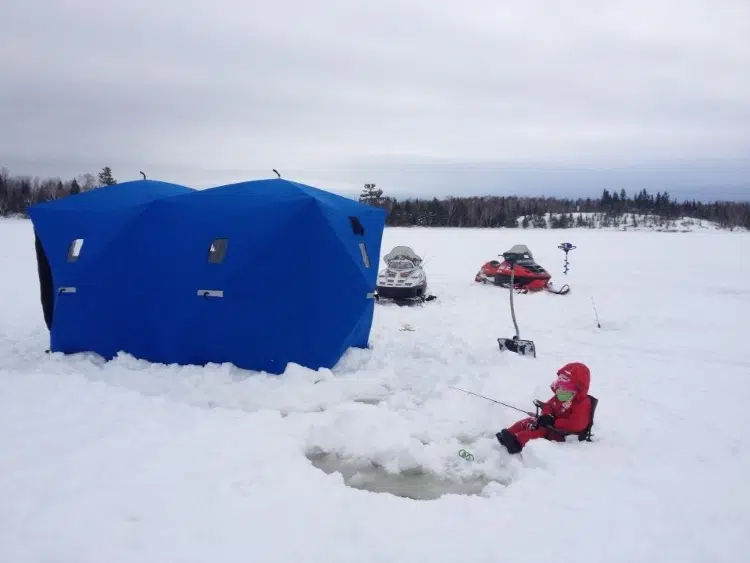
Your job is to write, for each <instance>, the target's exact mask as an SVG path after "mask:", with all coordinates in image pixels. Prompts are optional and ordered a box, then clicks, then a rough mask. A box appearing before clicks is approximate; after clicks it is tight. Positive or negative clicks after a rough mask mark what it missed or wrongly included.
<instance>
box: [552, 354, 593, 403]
mask: <svg viewBox="0 0 750 563" xmlns="http://www.w3.org/2000/svg"><path fill="white" fill-rule="evenodd" d="M590 378H591V372H590V371H589V368H588V366H587V365H586V364H583V363H581V362H570V363H567V364H565V365H564V366H563V367H561V368H560V369H559V370H557V379H556V380H555V381H554V382H553V383H552V385H550V387H551V388H552V391H554V392H555V394H557V393H558V392H561V393H560V395H561V396H562V397H570V396H571V395H569V394H570V393H572V394H575V395H579V396H581V397H584V396H586V394H587V393H588V390H589V382H590ZM561 400H563V401H565V399H562V398H561Z"/></svg>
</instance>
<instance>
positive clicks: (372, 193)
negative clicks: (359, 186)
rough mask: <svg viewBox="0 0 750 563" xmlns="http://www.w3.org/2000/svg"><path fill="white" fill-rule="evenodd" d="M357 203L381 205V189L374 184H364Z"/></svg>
mask: <svg viewBox="0 0 750 563" xmlns="http://www.w3.org/2000/svg"><path fill="white" fill-rule="evenodd" d="M359 203H364V204H367V205H374V206H375V207H381V206H382V205H383V190H379V189H377V188H376V187H375V184H365V187H364V189H363V190H362V192H361V193H360V194H359Z"/></svg>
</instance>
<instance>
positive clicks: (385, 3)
mask: <svg viewBox="0 0 750 563" xmlns="http://www.w3.org/2000/svg"><path fill="white" fill-rule="evenodd" d="M749 158H750V0H705V1H699V0H674V1H673V0H641V1H635V0H622V1H621V0H596V1H593V0H571V1H562V0H518V1H516V0H512V1H508V0H506V1H502V0H468V1H467V0H462V1H457V0H377V1H374V0H369V1H361V0H210V1H205V0H204V1H202V2H193V1H190V0H127V1H124V0H111V1H107V2H95V1H93V0H0V166H3V165H4V166H7V167H8V168H9V169H10V171H11V173H30V174H34V175H41V176H49V175H51V176H62V177H70V176H75V175H77V174H81V173H84V172H97V171H98V170H99V169H101V168H102V166H105V165H109V166H111V167H112V169H113V171H114V174H115V176H116V177H117V178H118V179H119V180H120V181H124V180H130V179H137V178H139V177H140V175H139V173H138V172H139V170H144V171H145V172H146V173H147V174H148V175H149V177H151V178H158V179H163V180H167V181H173V182H178V183H183V184H186V185H190V186H192V187H207V186H212V185H219V184H223V183H228V182H235V181H243V180H248V179H255V178H263V177H271V176H273V173H272V172H271V169H272V168H277V169H278V170H279V171H280V172H281V173H282V175H283V176H285V177H288V178H290V179H294V180H298V181H303V182H308V183H313V184H315V185H318V186H319V187H323V188H327V189H332V190H334V191H339V192H357V191H359V189H360V188H361V186H362V184H364V183H365V182H375V183H377V184H378V187H381V188H383V190H384V191H385V192H386V193H389V194H392V195H397V196H399V195H400V196H404V195H429V196H432V195H437V196H438V197H439V196H442V195H446V194H454V195H462V194H466V195H474V194H482V193H516V194H519V195H523V194H546V195H558V194H563V195H573V196H575V195H580V194H583V195H586V194H588V193H591V194H596V195H598V194H599V193H601V189H602V187H610V188H615V189H619V188H620V187H625V188H626V189H628V190H629V191H633V190H636V189H641V188H643V187H645V188H647V189H649V190H650V191H652V190H653V191H656V190H658V189H661V188H662V187H663V189H669V190H670V192H671V193H675V194H679V193H680V192H681V191H682V192H686V191H687V192H689V191H690V190H697V191H696V192H695V193H699V194H703V196H705V195H706V194H708V198H709V199H713V197H712V195H713V194H716V196H717V197H725V196H726V195H720V194H722V193H724V194H726V193H731V194H733V196H734V197H736V196H737V195H740V196H743V195H744V197H745V198H750V164H749V163H748V159H749ZM712 190H713V191H712ZM687 192H686V193H687Z"/></svg>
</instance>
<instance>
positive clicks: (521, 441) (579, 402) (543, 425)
mask: <svg viewBox="0 0 750 563" xmlns="http://www.w3.org/2000/svg"><path fill="white" fill-rule="evenodd" d="M590 381H591V372H590V371H589V368H588V367H587V366H586V364H582V363H580V362H572V363H569V364H565V365H564V366H563V367H561V368H560V369H559V370H557V379H556V380H555V381H554V382H553V383H552V385H550V388H551V389H552V391H553V392H554V393H555V396H554V397H552V398H551V399H550V400H549V401H547V402H546V403H542V404H541V407H542V412H541V414H540V416H539V418H535V417H528V418H524V419H522V420H519V421H518V422H516V423H515V424H513V425H512V426H510V427H508V428H504V429H503V430H502V431H500V432H498V433H497V434H496V436H497V439H498V440H499V441H500V443H501V444H502V445H503V446H505V448H506V449H507V450H508V453H511V454H516V453H518V452H520V451H521V450H522V449H523V448H524V446H525V445H526V443H527V442H528V441H529V440H535V439H537V438H545V439H547V440H554V441H557V442H563V441H565V436H566V435H568V434H580V433H581V432H583V431H584V430H586V427H587V426H588V425H589V421H590V417H591V401H590V399H589V396H588V392H589V383H590Z"/></svg>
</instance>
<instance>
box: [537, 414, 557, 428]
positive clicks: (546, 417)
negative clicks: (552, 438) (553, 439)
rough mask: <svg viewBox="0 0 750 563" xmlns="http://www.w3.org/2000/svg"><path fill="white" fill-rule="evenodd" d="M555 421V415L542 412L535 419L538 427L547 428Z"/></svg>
mask: <svg viewBox="0 0 750 563" xmlns="http://www.w3.org/2000/svg"><path fill="white" fill-rule="evenodd" d="M554 423H555V417H554V416H552V415H551V414H543V415H542V416H540V417H539V418H537V419H536V425H537V427H538V428H547V427H549V426H552V425H553V424H554Z"/></svg>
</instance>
